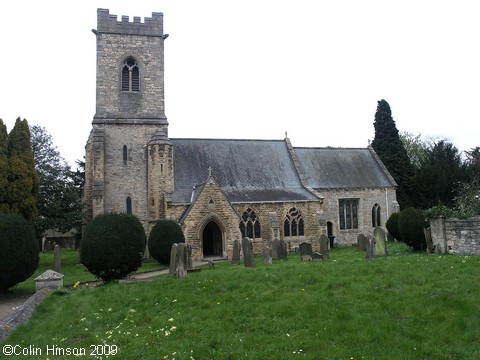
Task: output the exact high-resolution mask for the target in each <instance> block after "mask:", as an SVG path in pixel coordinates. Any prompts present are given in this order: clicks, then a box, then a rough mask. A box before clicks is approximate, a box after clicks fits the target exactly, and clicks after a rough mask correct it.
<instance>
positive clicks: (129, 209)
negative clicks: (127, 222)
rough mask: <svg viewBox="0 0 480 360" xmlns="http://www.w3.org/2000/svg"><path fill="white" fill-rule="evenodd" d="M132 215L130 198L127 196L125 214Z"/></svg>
mask: <svg viewBox="0 0 480 360" xmlns="http://www.w3.org/2000/svg"><path fill="white" fill-rule="evenodd" d="M131 213H132V198H131V197H130V196H127V214H131Z"/></svg>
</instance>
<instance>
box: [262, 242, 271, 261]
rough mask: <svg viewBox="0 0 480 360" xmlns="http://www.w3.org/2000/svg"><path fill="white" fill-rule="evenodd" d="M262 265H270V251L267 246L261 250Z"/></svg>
mask: <svg viewBox="0 0 480 360" xmlns="http://www.w3.org/2000/svg"><path fill="white" fill-rule="evenodd" d="M263 263H264V264H265V265H271V264H272V249H270V248H269V247H268V246H265V247H264V248H263Z"/></svg>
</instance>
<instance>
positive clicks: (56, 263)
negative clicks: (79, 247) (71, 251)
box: [53, 244, 62, 273]
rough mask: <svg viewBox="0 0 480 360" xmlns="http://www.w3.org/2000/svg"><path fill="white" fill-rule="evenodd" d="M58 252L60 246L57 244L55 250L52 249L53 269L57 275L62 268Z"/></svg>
mask: <svg viewBox="0 0 480 360" xmlns="http://www.w3.org/2000/svg"><path fill="white" fill-rule="evenodd" d="M60 252H61V250H60V246H59V245H58V244H57V245H55V249H53V264H54V265H53V269H54V270H55V271H56V272H58V273H59V272H60V268H61V266H62V258H61V253H60Z"/></svg>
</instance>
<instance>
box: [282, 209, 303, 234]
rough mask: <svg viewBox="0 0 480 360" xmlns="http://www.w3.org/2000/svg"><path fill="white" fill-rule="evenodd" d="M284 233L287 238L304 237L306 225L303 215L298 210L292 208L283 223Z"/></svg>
mask: <svg viewBox="0 0 480 360" xmlns="http://www.w3.org/2000/svg"><path fill="white" fill-rule="evenodd" d="M283 233H284V235H285V236H304V235H305V225H304V222H303V218H302V213H301V212H300V211H299V210H297V208H294V207H293V208H291V209H290V210H289V211H288V213H287V215H285V220H284V221H283Z"/></svg>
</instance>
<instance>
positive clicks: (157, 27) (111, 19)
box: [96, 9, 164, 36]
mask: <svg viewBox="0 0 480 360" xmlns="http://www.w3.org/2000/svg"><path fill="white" fill-rule="evenodd" d="M97 19H98V21H97V27H98V28H97V30H96V31H97V32H98V33H108V34H126V35H145V36H163V35H164V34H163V13H160V12H154V13H152V17H145V18H144V22H143V23H142V21H141V18H140V17H139V16H135V17H134V18H133V22H130V21H129V17H128V16H123V15H122V21H118V20H117V15H113V14H110V10H109V9H98V10H97Z"/></svg>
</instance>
